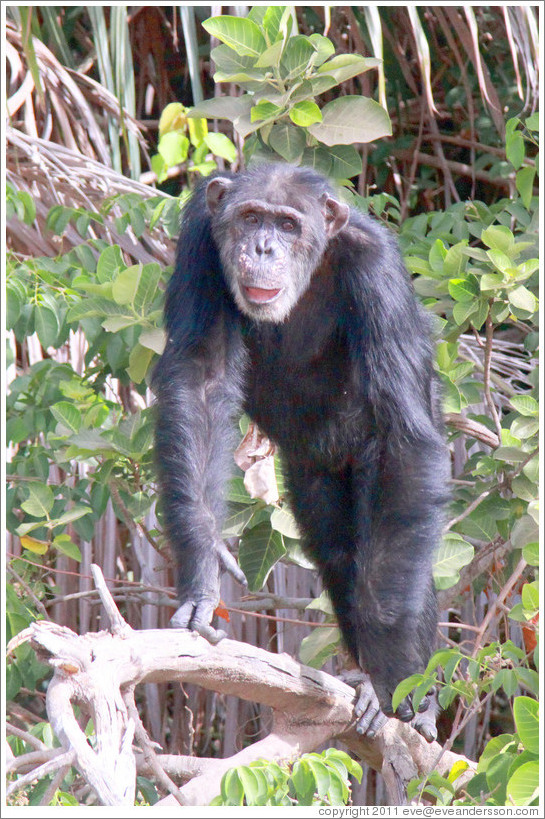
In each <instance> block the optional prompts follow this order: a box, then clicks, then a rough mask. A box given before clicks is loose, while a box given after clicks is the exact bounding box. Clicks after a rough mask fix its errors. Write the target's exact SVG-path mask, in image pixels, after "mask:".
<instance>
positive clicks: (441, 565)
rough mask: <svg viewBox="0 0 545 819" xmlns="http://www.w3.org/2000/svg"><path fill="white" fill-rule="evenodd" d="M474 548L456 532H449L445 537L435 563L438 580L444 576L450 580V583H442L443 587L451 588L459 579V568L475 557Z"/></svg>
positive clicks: (434, 573)
mask: <svg viewBox="0 0 545 819" xmlns="http://www.w3.org/2000/svg"><path fill="white" fill-rule="evenodd" d="M473 554H474V549H473V546H472V545H471V544H470V543H468V542H467V541H466V540H464V538H463V537H462V536H461V535H458V534H456V532H448V533H447V534H446V535H445V536H444V537H443V541H442V543H441V545H440V546H439V549H438V551H437V556H436V558H435V562H434V564H433V576H434V578H435V580H436V581H438V580H441V579H442V578H445V579H447V580H448V581H450V582H449V583H448V585H446V586H445V585H444V581H443V584H442V585H441V588H449V587H450V586H454V584H455V583H456V582H457V581H458V579H459V576H460V575H459V570H460V569H461V568H462V567H463V566H467V564H468V563H471V561H472V559H473Z"/></svg>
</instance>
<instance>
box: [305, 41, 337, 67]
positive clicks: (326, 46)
mask: <svg viewBox="0 0 545 819" xmlns="http://www.w3.org/2000/svg"><path fill="white" fill-rule="evenodd" d="M308 40H309V42H310V43H312V45H313V46H314V48H315V49H316V56H315V57H314V59H313V60H312V64H313V65H315V66H316V67H318V66H319V65H322V63H324V62H325V61H326V60H328V59H329V58H330V57H331V56H332V55H333V54H335V46H334V45H333V43H332V42H331V40H330V39H329V37H324V36H323V35H322V34H311V35H310V37H309V38H308Z"/></svg>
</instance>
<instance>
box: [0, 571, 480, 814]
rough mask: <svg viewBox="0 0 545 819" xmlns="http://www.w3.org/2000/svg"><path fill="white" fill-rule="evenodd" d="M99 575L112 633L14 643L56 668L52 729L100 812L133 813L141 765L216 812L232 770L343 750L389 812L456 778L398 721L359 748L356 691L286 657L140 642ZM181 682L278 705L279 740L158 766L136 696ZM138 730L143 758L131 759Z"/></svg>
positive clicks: (173, 795) (165, 633)
mask: <svg viewBox="0 0 545 819" xmlns="http://www.w3.org/2000/svg"><path fill="white" fill-rule="evenodd" d="M93 574H94V578H95V583H96V585H97V588H98V590H99V593H100V596H101V599H102V602H103V604H104V607H105V609H106V611H107V613H108V616H109V618H110V623H111V627H110V631H109V632H105V631H103V632H98V633H96V632H95V633H87V634H84V635H77V634H75V633H74V632H72V631H70V629H67V628H65V627H63V626H58V625H56V624H54V623H51V622H48V621H44V620H41V621H37V622H35V623H34V624H33V625H32V626H31V627H30V628H29V629H27V630H26V631H25V632H23V633H21V634H19V635H18V636H17V637H16V638H15V639H14V641H12V644H13V645H19V644H20V643H21V642H22V641H24V640H30V642H31V644H32V645H33V647H34V649H35V650H36V652H37V654H38V655H39V656H40V658H41V659H45V660H46V661H47V662H49V663H50V664H51V665H52V666H53V667H54V669H55V674H54V676H53V679H52V680H51V682H50V684H49V688H48V692H47V710H48V715H49V719H50V721H51V724H52V726H53V728H54V730H55V732H56V734H57V736H58V737H59V739H60V740H61V743H62V745H63V748H64V749H65V750H66V751H67V752H68V751H70V752H72V753H73V758H74V765H75V766H76V767H77V769H78V770H79V772H80V773H81V775H82V776H83V777H84V778H85V779H86V781H87V782H88V784H89V785H90V786H91V787H92V788H93V789H94V791H95V792H96V794H97V797H98V800H99V803H100V804H103V805H132V804H133V803H134V795H135V778H136V770H137V760H138V768H139V770H142V771H145V772H146V775H150V776H152V777H154V778H155V779H156V781H157V780H158V781H159V785H160V786H161V787H165V783H166V787H167V788H168V790H170V795H169V796H167V797H165V798H164V799H163V800H162V801H161V803H160V804H161V805H168V804H185V805H207V804H209V802H210V801H211V800H212V799H213V798H214V796H216V795H217V794H218V793H219V790H220V782H221V777H222V776H223V774H224V773H225V771H226V770H228V769H229V768H231V767H234V766H236V765H242V764H248V763H249V762H250V761H252V760H255V759H259V758H266V759H276V760H290V759H294V758H296V757H297V756H298V755H300V754H302V753H305V752H308V751H312V750H314V749H316V748H317V747H319V746H321V745H323V744H324V743H327V742H328V741H330V740H333V739H340V740H342V742H343V743H345V745H346V746H347V747H348V748H349V749H350V750H351V751H353V752H354V754H355V755H356V756H357V757H359V758H360V759H361V760H362V761H364V762H366V763H367V764H368V765H370V766H371V767H372V768H374V769H375V770H377V771H380V772H382V774H383V775H384V778H385V781H386V785H387V789H388V795H389V800H390V802H391V803H392V804H401V803H403V802H404V801H405V789H406V785H407V784H408V782H409V781H410V779H411V778H413V777H415V776H420V775H423V774H426V773H427V772H429V771H430V770H433V769H434V768H437V770H439V771H440V772H441V773H446V772H447V771H448V770H450V768H451V766H452V765H453V763H454V762H455V761H457V760H459V759H461V758H462V757H460V756H458V755H457V754H453V753H452V752H443V750H442V748H441V746H440V745H439V744H438V743H436V742H434V743H431V744H428V743H427V742H426V741H425V740H424V739H423V738H422V737H421V736H420V735H419V734H417V733H416V731H414V729H413V728H411V727H410V726H408V725H403V724H402V723H400V722H398V721H397V720H388V724H387V725H386V726H385V728H383V729H382V730H381V731H380V732H379V733H378V735H377V736H376V738H375V739H373V740H369V739H366V738H362V737H360V736H359V735H358V734H357V732H356V730H355V727H354V721H353V713H352V710H353V704H354V690H353V689H352V688H350V687H349V686H348V685H346V684H345V683H343V682H342V681H341V680H339V679H336V678H335V677H332V676H331V675H329V674H326V673H325V672H323V671H318V670H316V669H313V668H309V667H307V666H303V665H301V664H300V663H298V662H297V661H296V660H294V659H293V658H291V657H289V656H288V655H287V654H272V653H271V652H268V651H265V650H264V649H261V648H257V647H256V646H251V645H248V644H246V643H241V642H237V641H234V640H229V639H224V640H222V641H221V642H220V643H219V644H218V645H215V646H213V645H211V644H210V643H209V642H208V641H207V640H205V639H204V638H202V637H200V636H198V635H197V634H195V633H192V632H189V631H186V630H182V629H176V630H174V629H170V630H166V629H161V630H156V629H150V630H146V631H134V630H133V629H132V628H131V627H130V626H129V625H128V624H127V623H126V622H125V621H124V620H123V618H122V617H121V615H120V613H119V611H118V610H117V608H116V606H115V603H114V601H113V599H112V597H111V595H110V593H109V591H108V589H107V587H106V584H105V583H104V579H103V577H102V573H101V572H100V569H98V567H96V566H93ZM172 680H177V681H179V682H184V683H185V682H190V683H195V684H197V685H200V686H203V687H204V688H208V689H211V690H213V691H217V692H219V693H222V694H230V695H234V696H237V697H240V698H242V699H246V700H251V701H254V702H259V703H262V704H264V705H268V706H270V707H271V708H272V710H273V728H272V730H271V733H270V734H269V735H268V736H267V737H265V738H264V739H262V740H260V741H259V742H256V743H254V744H253V745H251V746H249V747H247V748H244V749H243V750H242V751H240V752H239V753H237V754H234V755H233V756H231V757H229V758H228V759H211V758H209V759H195V758H191V757H190V758H188V757H173V756H171V755H161V754H155V758H152V756H153V754H154V753H155V751H154V750H153V746H152V744H151V743H149V742H146V739H145V736H144V737H143V733H142V732H143V728H142V725H141V723H140V722H139V720H138V721H136V720H135V718H134V716H131V711H132V714H133V715H134V710H133V706H132V705H131V703H134V700H133V699H132V691H133V689H134V687H135V686H136V685H138V684H140V683H150V682H167V681H172ZM73 703H78V704H80V705H81V706H83V707H84V708H85V709H87V710H88V711H89V712H90V714H91V715H92V717H93V719H94V724H95V730H96V743H95V747H94V748H92V747H91V746H90V745H89V743H88V742H87V739H86V737H85V735H84V734H83V732H82V730H81V729H80V727H79V725H78V723H77V721H76V719H75V716H74V711H73ZM135 722H137V725H136V726H135ZM135 727H136V728H137V742H138V743H139V745H140V749H141V751H142V752H143V753H141V752H139V749H135V748H133V738H134V734H135ZM66 759H67V757H65V758H64V759H63V760H62V761H63V762H64V763H66ZM466 761H467V760H466ZM470 765H471V767H473V765H472V763H470ZM163 772H164V775H163ZM187 780H189V781H187ZM184 782H185V784H183V783H184ZM179 784H180V787H178V785H179Z"/></svg>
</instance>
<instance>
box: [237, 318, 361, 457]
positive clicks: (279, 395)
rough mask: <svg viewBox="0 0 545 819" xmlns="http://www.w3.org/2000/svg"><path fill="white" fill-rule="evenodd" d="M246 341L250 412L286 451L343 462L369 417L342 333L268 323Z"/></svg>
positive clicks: (358, 438)
mask: <svg viewBox="0 0 545 819" xmlns="http://www.w3.org/2000/svg"><path fill="white" fill-rule="evenodd" d="M330 329H331V328H330ZM247 346H248V351H249V367H248V371H247V381H246V385H247V386H246V410H247V412H248V414H249V415H250V416H251V417H252V418H253V419H254V420H255V421H256V422H257V423H258V425H259V427H260V428H261V429H262V430H263V432H265V433H266V434H267V435H268V436H269V438H271V440H273V441H274V442H275V443H277V444H278V445H279V446H280V447H281V448H282V449H283V450H284V451H290V452H292V453H295V452H301V453H304V455H305V457H306V458H308V457H311V458H316V459H318V460H326V461H328V462H330V461H336V460H341V461H342V460H343V458H344V457H345V456H346V452H347V450H348V449H349V448H350V446H351V442H352V441H354V440H361V437H362V427H366V426H367V425H368V421H369V419H368V413H367V411H366V409H365V403H366V402H365V401H364V400H362V398H361V396H358V390H357V389H356V387H355V384H354V380H353V377H352V372H351V367H350V360H349V356H348V349H347V343H346V339H345V338H343V335H342V334H341V333H339V332H334V331H330V332H329V333H328V334H320V333H315V334H314V335H313V336H307V337H305V332H304V328H301V327H300V328H294V327H289V326H286V325H282V326H280V327H279V326H274V325H268V326H266V327H263V326H262V327H261V328H260V331H259V333H257V332H256V333H251V334H249V336H248V338H247ZM356 432H357V433H358V434H357V435H356Z"/></svg>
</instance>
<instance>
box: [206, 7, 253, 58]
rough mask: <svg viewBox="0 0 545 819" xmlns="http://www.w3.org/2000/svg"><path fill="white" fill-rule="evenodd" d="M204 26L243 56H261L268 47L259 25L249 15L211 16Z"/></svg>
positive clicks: (209, 32)
mask: <svg viewBox="0 0 545 819" xmlns="http://www.w3.org/2000/svg"><path fill="white" fill-rule="evenodd" d="M202 27H203V28H204V30H205V31H207V32H208V34H211V35H212V37H217V38H218V40H221V42H222V43H225V44H226V45H228V46H229V47H230V48H232V49H233V50H234V51H235V52H236V53H237V54H240V55H242V56H248V57H259V55H260V54H262V52H263V51H265V49H266V48H267V43H266V42H265V38H264V37H263V34H262V33H261V31H260V29H259V26H258V25H256V23H254V22H253V21H252V20H249V19H248V18H247V17H232V16H231V15H229V14H224V15H222V16H221V17H209V18H208V19H207V20H204V22H203V23H202Z"/></svg>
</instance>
